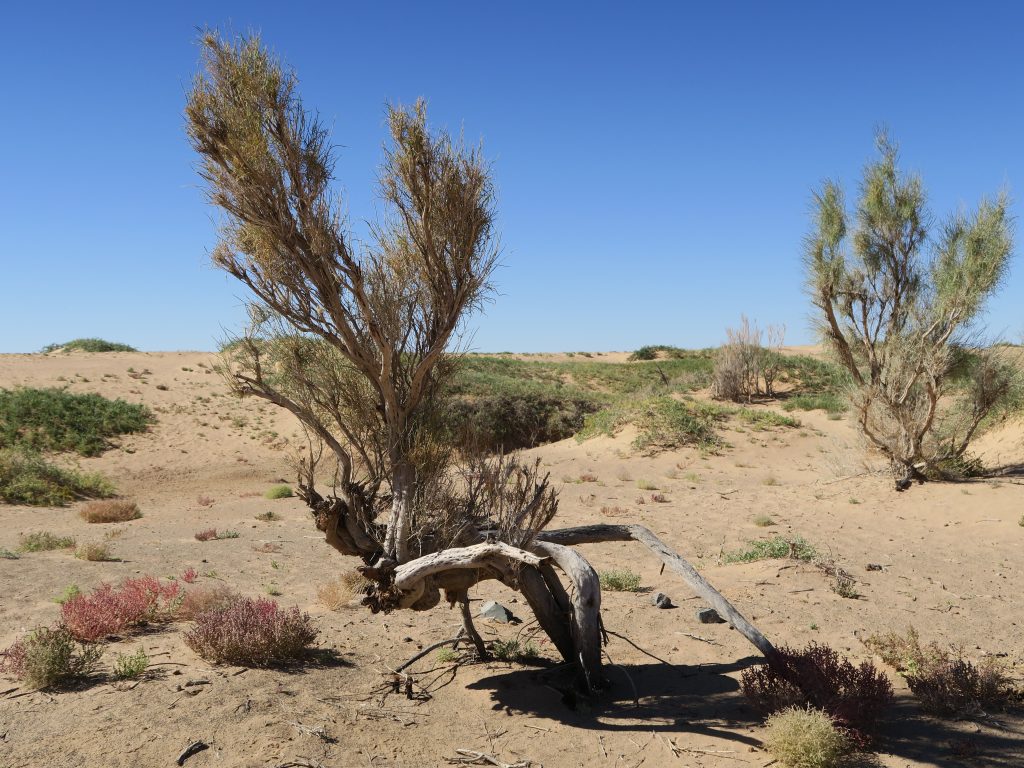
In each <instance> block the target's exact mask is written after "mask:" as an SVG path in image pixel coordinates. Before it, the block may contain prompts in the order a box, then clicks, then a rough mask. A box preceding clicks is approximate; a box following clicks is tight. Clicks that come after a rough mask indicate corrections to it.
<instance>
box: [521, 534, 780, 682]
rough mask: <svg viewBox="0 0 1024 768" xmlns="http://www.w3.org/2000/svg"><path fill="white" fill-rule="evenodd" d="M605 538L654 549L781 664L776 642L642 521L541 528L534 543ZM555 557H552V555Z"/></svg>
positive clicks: (569, 543)
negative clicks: (632, 542) (630, 542)
mask: <svg viewBox="0 0 1024 768" xmlns="http://www.w3.org/2000/svg"><path fill="white" fill-rule="evenodd" d="M605 541H636V542H638V543H640V544H643V545H644V546H645V547H647V548H648V549H650V550H651V551H652V552H654V553H655V554H656V555H658V557H660V558H661V560H662V562H663V563H665V565H667V566H668V567H669V568H670V569H671V570H673V571H675V573H676V574H677V575H678V576H680V577H681V578H682V579H683V581H685V582H686V583H687V584H688V585H689V586H690V588H691V589H692V590H693V591H694V592H696V593H697V594H698V595H699V596H700V597H702V598H704V599H705V600H706V601H707V602H708V603H709V604H710V605H711V607H712V608H714V609H715V610H716V611H718V613H719V615H720V616H721V617H722V618H724V619H725V620H726V621H727V622H729V623H730V624H731V625H732V626H733V627H734V628H735V629H736V630H737V631H738V632H739V633H740V634H742V635H743V636H744V637H745V638H747V640H749V641H750V642H751V643H752V644H753V645H754V647H755V648H757V649H758V650H759V651H760V652H761V653H762V654H764V657H765V658H766V659H767V660H768V662H769V663H770V664H772V665H773V666H777V667H780V668H781V667H784V666H785V664H784V663H783V660H782V657H781V656H780V655H779V652H778V650H776V648H775V646H774V645H772V644H771V642H769V640H768V638H766V637H765V636H764V635H763V634H762V633H761V631H760V630H759V629H758V628H757V627H755V626H754V625H753V624H751V623H750V622H749V621H747V619H746V618H745V617H744V616H743V615H742V614H741V613H740V612H739V611H737V610H736V608H734V607H733V605H732V603H730V602H729V601H728V600H726V599H725V597H723V596H722V594H721V593H720V592H719V591H718V590H717V589H715V588H714V587H713V586H711V584H710V583H708V581H707V580H706V579H705V578H704V577H703V576H701V575H700V574H699V573H698V572H697V570H696V569H695V568H694V567H693V566H692V565H690V564H689V563H688V562H687V561H686V560H684V559H683V558H682V557H680V555H679V554H678V553H676V552H675V551H674V550H672V549H671V548H670V547H669V546H668V545H667V544H665V542H663V541H662V540H661V539H659V538H658V537H657V536H655V535H654V532H653V531H651V530H650V529H649V528H645V527H644V526H642V525H583V526H579V527H577V528H562V529H559V530H554V531H541V532H540V533H538V534H537V544H541V543H545V542H546V543H552V544H561V545H564V546H573V545H577V544H596V543H599V542H605ZM552 559H554V558H552Z"/></svg>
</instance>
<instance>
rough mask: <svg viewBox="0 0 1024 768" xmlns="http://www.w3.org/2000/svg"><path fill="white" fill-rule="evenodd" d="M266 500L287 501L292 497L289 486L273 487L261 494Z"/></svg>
mask: <svg viewBox="0 0 1024 768" xmlns="http://www.w3.org/2000/svg"><path fill="white" fill-rule="evenodd" d="M263 496H264V498H267V499H288V498H291V497H292V496H294V494H293V493H292V489H291V486H290V485H275V486H274V487H273V488H271V489H270V490H268V491H267V492H266V493H265V494H263Z"/></svg>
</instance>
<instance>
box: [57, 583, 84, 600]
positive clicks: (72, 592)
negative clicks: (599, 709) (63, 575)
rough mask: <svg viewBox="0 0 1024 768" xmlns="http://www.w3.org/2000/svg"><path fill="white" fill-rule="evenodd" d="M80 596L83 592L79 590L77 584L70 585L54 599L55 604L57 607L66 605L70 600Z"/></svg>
mask: <svg viewBox="0 0 1024 768" xmlns="http://www.w3.org/2000/svg"><path fill="white" fill-rule="evenodd" d="M80 594H82V590H80V589H79V588H78V585H77V584H68V585H67V586H66V587H64V591H63V592H61V593H60V594H59V595H57V596H56V597H55V598H53V602H55V603H57V605H64V603H66V602H67V601H68V600H70V599H71V598H73V597H78V596H79V595H80Z"/></svg>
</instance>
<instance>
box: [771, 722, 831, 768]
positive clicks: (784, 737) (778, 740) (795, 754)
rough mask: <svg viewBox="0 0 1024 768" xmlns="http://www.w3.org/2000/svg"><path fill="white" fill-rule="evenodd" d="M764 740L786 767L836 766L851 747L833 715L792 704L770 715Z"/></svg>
mask: <svg viewBox="0 0 1024 768" xmlns="http://www.w3.org/2000/svg"><path fill="white" fill-rule="evenodd" d="M764 743H765V747H766V748H767V749H768V752H770V753H771V755H772V757H774V758H775V759H776V760H778V761H779V762H780V763H781V764H782V765H783V766H785V768H835V766H838V765H839V764H840V761H841V760H842V758H843V756H844V755H845V754H846V753H847V752H848V751H850V744H849V741H848V739H847V738H846V736H845V734H843V732H842V731H841V730H839V728H837V727H836V725H835V723H833V722H832V718H831V717H829V716H828V715H827V714H826V713H825V712H823V711H821V710H820V709H812V708H807V709H802V708H800V707H790V708H789V709H784V710H782V711H781V712H778V713H776V714H774V715H772V716H771V717H769V718H768V720H767V721H766V722H765V739H764Z"/></svg>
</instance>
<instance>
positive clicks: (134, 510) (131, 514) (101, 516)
mask: <svg viewBox="0 0 1024 768" xmlns="http://www.w3.org/2000/svg"><path fill="white" fill-rule="evenodd" d="M78 515H79V517H81V518H82V519H83V520H85V522H87V523H124V522H127V521H128V520H138V519H139V518H140V517H142V512H140V511H139V505H138V504H136V503H135V502H134V501H129V500H128V499H108V500H105V501H90V502H89V503H88V504H86V505H85V506H84V507H82V509H81V510H80V511H79V513H78Z"/></svg>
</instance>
